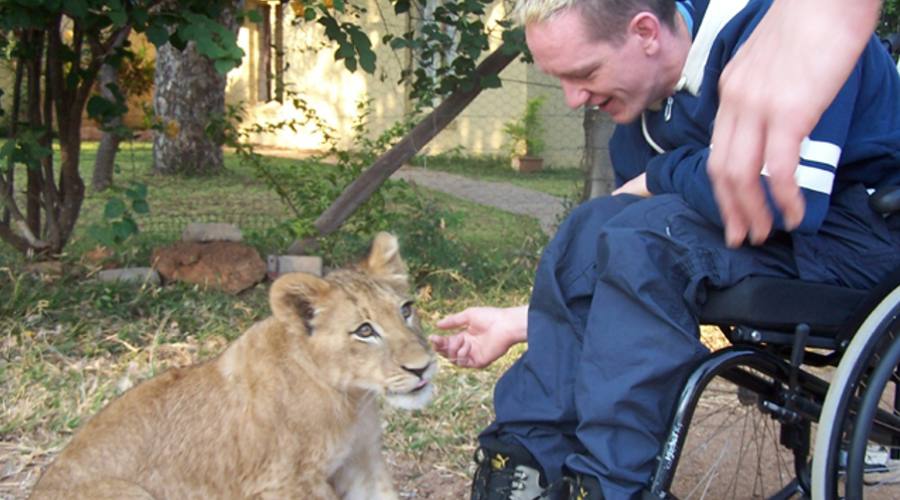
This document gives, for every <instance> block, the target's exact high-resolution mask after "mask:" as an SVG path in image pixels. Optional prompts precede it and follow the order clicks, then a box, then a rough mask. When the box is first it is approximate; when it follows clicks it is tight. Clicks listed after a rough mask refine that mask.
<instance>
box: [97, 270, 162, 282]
mask: <svg viewBox="0 0 900 500" xmlns="http://www.w3.org/2000/svg"><path fill="white" fill-rule="evenodd" d="M97 279H98V280H99V281H103V282H106V283H114V282H126V283H149V284H151V285H159V284H160V278H159V273H157V272H156V270H155V269H153V268H152V267H125V268H120V269H104V270H103V271H100V272H99V273H97Z"/></svg>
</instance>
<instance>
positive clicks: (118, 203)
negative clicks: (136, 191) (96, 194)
mask: <svg viewBox="0 0 900 500" xmlns="http://www.w3.org/2000/svg"><path fill="white" fill-rule="evenodd" d="M125 209H126V208H125V202H123V201H122V200H121V199H119V198H110V200H109V201H107V202H106V208H105V209H104V210H103V217H105V218H106V219H118V218H119V217H121V216H122V214H124V213H125Z"/></svg>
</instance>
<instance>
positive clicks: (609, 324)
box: [480, 191, 900, 499]
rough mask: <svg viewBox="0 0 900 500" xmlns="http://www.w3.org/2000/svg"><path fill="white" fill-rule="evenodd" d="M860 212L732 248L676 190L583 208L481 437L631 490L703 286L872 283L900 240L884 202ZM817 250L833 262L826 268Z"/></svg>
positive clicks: (671, 398) (656, 429) (685, 350)
mask: <svg viewBox="0 0 900 500" xmlns="http://www.w3.org/2000/svg"><path fill="white" fill-rule="evenodd" d="M860 193H861V194H860V195H859V196H856V195H854V196H856V198H859V199H856V198H854V200H851V202H848V203H850V205H853V207H852V209H848V210H849V212H851V213H852V212H855V211H856V210H857V209H858V208H859V206H858V202H860V201H862V202H864V200H865V197H866V196H865V192H864V191H860ZM866 210H868V209H867V208H866ZM869 215H871V217H869ZM854 217H855V222H852V223H851V222H846V220H852V219H854ZM854 217H849V216H848V217H842V216H841V210H840V209H838V208H836V209H835V215H834V217H833V218H834V219H836V220H837V221H838V222H839V223H838V224H836V225H834V231H836V232H837V234H836V235H835V236H834V237H829V231H830V229H829V228H830V227H831V226H829V225H828V223H826V227H824V228H823V230H822V231H820V235H819V236H818V237H817V238H816V239H807V240H804V241H803V242H801V243H800V244H799V247H800V250H802V252H803V254H802V255H800V254H797V251H798V248H797V247H798V245H796V244H794V243H793V242H792V238H791V237H789V236H788V235H786V234H782V235H781V237H775V238H772V239H770V241H769V242H768V243H767V244H766V245H764V246H761V247H751V246H745V247H742V248H739V249H729V248H726V247H725V244H724V240H723V238H722V229H721V228H719V227H717V226H714V225H712V224H710V223H709V222H707V221H706V220H705V219H704V218H703V217H702V216H700V215H699V214H698V213H696V212H695V211H694V210H692V209H691V208H690V207H688V206H687V205H686V204H685V203H684V202H683V201H682V200H681V198H680V197H678V196H675V195H658V196H653V197H651V198H638V197H634V196H628V195H624V196H623V195H620V196H615V197H604V198H599V199H596V200H593V201H590V202H587V203H585V204H583V205H582V206H580V207H578V208H577V209H576V210H575V211H574V212H573V213H572V214H571V215H570V216H569V217H568V219H567V220H566V221H565V222H564V223H563V224H562V225H561V227H560V228H559V230H558V232H557V234H556V236H555V238H554V239H553V241H552V242H551V243H550V244H549V246H548V247H547V248H546V249H545V251H544V254H543V256H542V258H541V262H540V264H539V266H538V270H537V274H536V277H535V282H534V290H533V293H532V297H531V302H530V305H529V311H528V350H527V351H526V352H525V354H523V356H522V357H521V358H520V359H519V360H518V361H517V362H516V363H515V364H514V365H513V366H512V367H511V368H510V369H509V371H508V372H507V373H505V374H504V375H503V377H502V378H501V379H500V381H499V382H498V383H497V387H496V390H495V394H494V406H495V410H496V421H495V422H493V423H492V424H491V425H490V426H489V427H488V428H487V429H486V430H485V431H484V432H483V433H482V435H481V437H480V440H481V442H482V444H483V445H488V446H489V443H490V442H491V441H493V440H496V439H499V440H501V441H503V442H509V443H514V444H519V445H521V446H524V447H525V448H527V449H528V450H529V452H530V453H531V454H532V455H533V456H534V457H535V459H536V460H537V461H538V462H539V463H540V464H541V466H542V468H543V469H544V471H545V473H546V474H547V478H548V480H550V481H556V480H558V479H559V478H560V477H561V476H562V474H563V470H564V469H568V470H569V471H574V472H578V473H582V474H589V475H592V476H595V477H597V478H598V479H599V480H600V483H601V485H602V488H603V492H604V495H605V496H606V498H609V499H620V498H633V497H634V496H635V495H636V494H638V493H639V492H640V490H641V489H642V488H643V487H644V486H645V484H646V483H647V482H648V480H649V479H650V474H651V472H652V470H653V468H654V465H655V457H656V454H657V453H658V451H659V448H660V444H661V442H662V439H663V437H664V434H665V432H666V431H667V429H666V427H667V425H668V421H669V418H670V415H671V413H672V409H673V407H674V404H675V400H676V398H677V395H678V393H679V390H680V388H681V384H682V382H683V381H684V379H685V378H686V377H687V375H688V374H689V372H690V369H691V368H692V367H693V366H694V365H695V363H696V362H697V361H698V360H700V359H701V358H702V357H703V356H705V355H706V354H707V350H706V348H704V347H703V346H702V344H701V343H700V342H699V325H698V322H697V311H698V307H699V304H702V301H703V297H704V293H705V291H706V289H707V288H708V287H727V286H729V285H733V284H735V283H737V282H738V281H740V280H741V279H742V278H744V277H746V276H749V275H764V276H779V277H798V278H801V279H808V280H812V281H821V282H832V283H837V284H842V285H846V286H852V287H856V288H867V287H870V286H872V284H874V282H876V281H877V280H878V279H879V278H880V277H881V276H883V275H884V274H885V273H886V272H888V271H889V270H890V269H892V268H893V267H894V266H895V265H897V264H898V263H900V256H898V254H900V252H898V251H897V248H898V246H900V239H898V238H897V233H896V232H892V231H890V230H888V229H887V228H886V226H885V224H884V223H883V220H882V219H881V218H880V216H877V215H876V214H871V213H869V214H867V215H866V216H865V217H859V216H858V215H854ZM845 219H846V220H845ZM879 224H880V226H879ZM851 231H856V232H858V233H859V234H850V233H851ZM847 241H852V242H853V243H852V244H848V243H847ZM810 248H816V249H818V250H820V251H821V252H823V253H828V254H829V255H831V260H830V261H829V262H828V263H827V264H826V265H825V266H824V267H823V266H822V265H821V264H819V263H818V260H820V259H821V256H818V255H813V253H811V252H810Z"/></svg>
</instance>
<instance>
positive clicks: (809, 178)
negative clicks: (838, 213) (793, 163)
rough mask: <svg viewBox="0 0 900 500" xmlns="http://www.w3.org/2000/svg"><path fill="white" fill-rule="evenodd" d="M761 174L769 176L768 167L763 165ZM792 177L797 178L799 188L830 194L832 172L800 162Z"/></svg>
mask: <svg viewBox="0 0 900 500" xmlns="http://www.w3.org/2000/svg"><path fill="white" fill-rule="evenodd" d="M762 175H765V176H766V177H768V176H769V169H768V168H766V166H765V165H763V169H762ZM794 178H795V179H797V185H798V186H800V187H801V188H803V189H808V190H810V191H817V192H819V193H825V194H831V188H832V185H833V184H834V172H832V171H829V170H822V169H821V168H816V167H810V166H807V165H804V164H802V163H801V164H799V165H797V170H796V171H795V172H794Z"/></svg>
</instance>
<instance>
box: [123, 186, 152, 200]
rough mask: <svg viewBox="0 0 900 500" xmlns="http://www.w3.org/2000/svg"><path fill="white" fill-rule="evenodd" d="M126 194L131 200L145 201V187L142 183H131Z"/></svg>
mask: <svg viewBox="0 0 900 500" xmlns="http://www.w3.org/2000/svg"><path fill="white" fill-rule="evenodd" d="M126 194H127V195H128V197H129V198H131V199H132V200H145V199H147V185H146V184H144V183H143V182H132V183H131V187H130V188H128V191H126Z"/></svg>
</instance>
